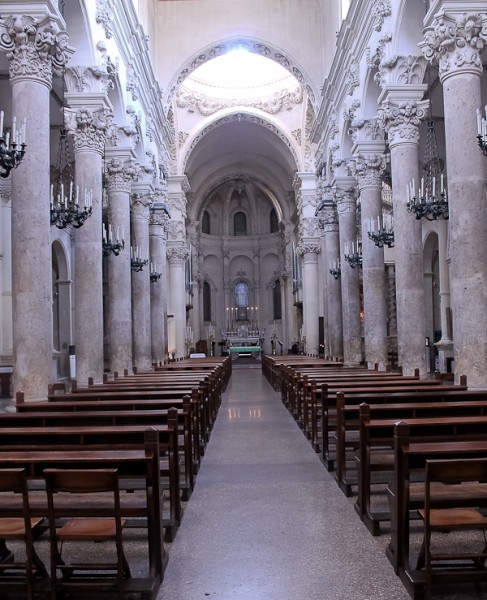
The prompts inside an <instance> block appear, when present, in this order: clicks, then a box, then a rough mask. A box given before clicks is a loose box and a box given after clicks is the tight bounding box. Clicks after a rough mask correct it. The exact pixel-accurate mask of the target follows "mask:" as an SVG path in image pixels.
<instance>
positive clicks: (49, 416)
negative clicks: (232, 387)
mask: <svg viewBox="0 0 487 600" xmlns="http://www.w3.org/2000/svg"><path fill="white" fill-rule="evenodd" d="M31 404H33V405H34V406H32V410H30V411H24V412H19V413H1V414H0V428H3V427H21V428H23V427H66V426H67V427H70V426H73V425H76V426H78V427H79V426H83V427H85V426H91V427H95V426H96V427H105V426H116V425H143V426H145V427H156V428H157V427H159V426H173V427H176V428H177V431H178V440H179V442H178V443H179V448H180V465H181V467H182V472H181V477H180V489H181V492H182V499H183V500H188V499H189V498H190V496H191V492H192V491H193V489H194V476H195V474H196V472H197V468H196V464H195V462H194V452H193V441H194V440H193V434H192V424H191V414H190V412H189V410H188V407H186V408H183V409H175V408H168V409H161V410H152V411H147V410H124V411H122V410H88V409H87V407H86V406H84V405H83V403H81V406H78V407H77V408H78V410H76V411H74V410H66V411H38V412H35V404H36V403H31ZM60 404H61V405H62V403H60Z"/></svg>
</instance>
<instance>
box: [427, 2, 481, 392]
mask: <svg viewBox="0 0 487 600" xmlns="http://www.w3.org/2000/svg"><path fill="white" fill-rule="evenodd" d="M461 8H462V7H456V6H454V5H452V6H451V10H450V6H448V7H447V11H442V13H441V14H438V15H435V16H434V17H433V20H432V23H431V24H430V25H429V26H428V27H426V29H425V41H424V42H423V43H422V44H421V49H422V51H423V54H424V56H425V57H426V58H427V59H428V60H430V61H435V62H436V61H437V62H439V74H440V81H441V83H442V85H443V103H444V111H445V145H446V148H447V155H446V165H447V172H448V201H449V214H450V221H449V232H450V240H449V242H450V252H449V254H450V259H451V266H450V276H451V301H452V309H453V332H454V356H455V380H456V381H458V379H459V377H460V375H463V374H465V375H467V379H468V385H469V387H485V385H486V383H487V379H486V374H485V364H486V360H487V295H486V293H485V290H486V289H487V261H486V250H485V232H486V231H487V203H486V201H485V178H486V163H485V161H486V159H485V157H483V156H482V154H481V153H480V151H479V149H478V147H477V143H476V142H477V140H476V136H477V122H476V110H477V109H480V107H481V106H482V95H481V81H480V78H481V76H482V50H483V49H484V48H485V45H486V40H487V36H486V31H487V18H486V16H485V14H478V13H475V12H474V11H472V12H471V13H470V14H468V13H466V12H465V9H464V8H463V9H462V10H461ZM484 13H485V11H484Z"/></svg>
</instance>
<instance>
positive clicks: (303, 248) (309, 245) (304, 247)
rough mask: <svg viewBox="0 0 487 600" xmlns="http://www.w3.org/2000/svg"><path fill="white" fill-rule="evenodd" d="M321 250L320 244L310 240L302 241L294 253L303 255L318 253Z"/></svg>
mask: <svg viewBox="0 0 487 600" xmlns="http://www.w3.org/2000/svg"><path fill="white" fill-rule="evenodd" d="M320 252H321V244H319V243H317V242H312V241H302V242H300V243H299V244H298V246H297V248H296V254H297V255H298V256H300V257H304V256H305V255H306V254H319V253H320Z"/></svg>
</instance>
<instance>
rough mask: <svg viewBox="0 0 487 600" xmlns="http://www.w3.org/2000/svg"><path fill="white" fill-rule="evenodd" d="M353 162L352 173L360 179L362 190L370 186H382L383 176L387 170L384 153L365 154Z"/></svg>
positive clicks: (359, 184)
mask: <svg viewBox="0 0 487 600" xmlns="http://www.w3.org/2000/svg"><path fill="white" fill-rule="evenodd" d="M352 162H353V166H352V167H351V168H352V173H353V175H354V177H355V178H356V179H357V181H358V186H359V189H360V190H363V189H365V188H370V187H374V188H381V187H382V178H383V175H384V172H385V170H386V162H385V158H384V156H383V155H381V154H374V155H370V156H364V157H360V158H358V159H357V160H356V161H352Z"/></svg>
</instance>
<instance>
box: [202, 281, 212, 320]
mask: <svg viewBox="0 0 487 600" xmlns="http://www.w3.org/2000/svg"><path fill="white" fill-rule="evenodd" d="M203 321H211V288H210V284H209V283H208V282H207V281H205V282H204V284H203Z"/></svg>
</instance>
